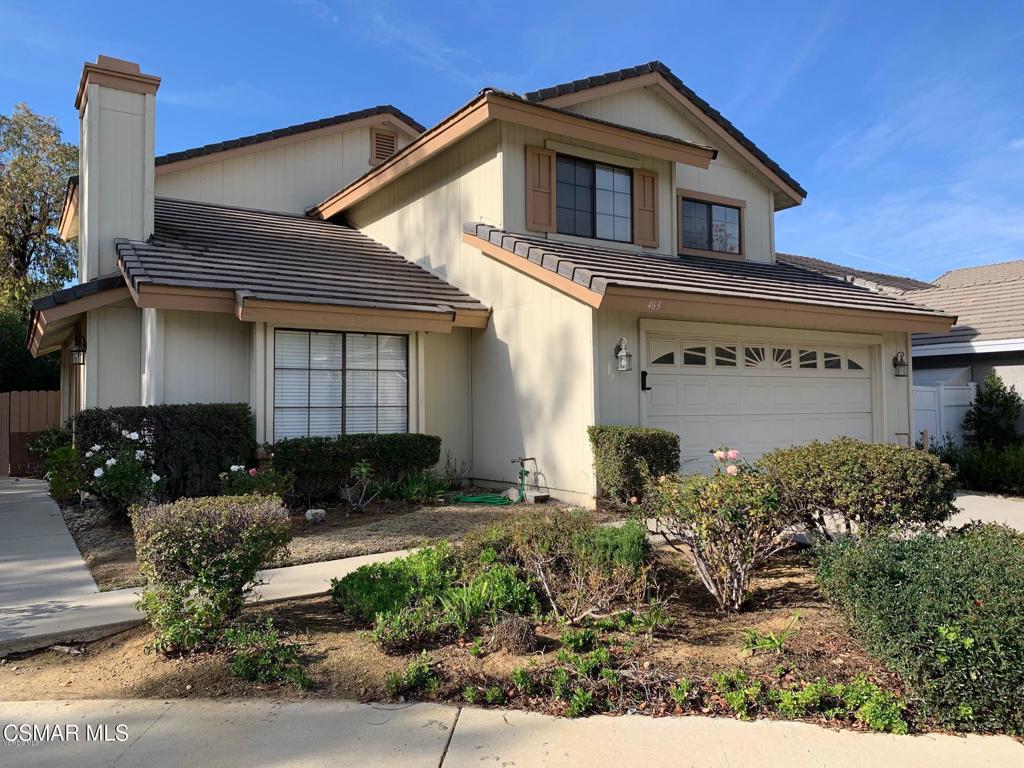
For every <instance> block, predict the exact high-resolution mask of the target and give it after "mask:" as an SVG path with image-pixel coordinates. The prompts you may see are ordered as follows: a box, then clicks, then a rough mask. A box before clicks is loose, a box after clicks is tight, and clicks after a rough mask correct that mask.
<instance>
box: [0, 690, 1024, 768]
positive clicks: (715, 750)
mask: <svg viewBox="0 0 1024 768" xmlns="http://www.w3.org/2000/svg"><path fill="white" fill-rule="evenodd" d="M9 724H14V725H28V726H32V725H47V724H49V725H51V726H54V725H60V726H65V725H75V726H77V736H78V738H77V739H75V738H67V739H65V740H63V741H57V740H54V739H53V738H50V739H48V740H46V741H43V742H36V743H20V742H18V741H13V742H12V741H11V737H12V736H13V737H15V738H17V736H18V734H19V733H20V731H17V732H16V731H14V730H13V729H11V728H6V729H5V728H4V726H8V725H9ZM104 726H105V728H104ZM118 726H123V728H122V730H121V731H120V732H119V731H118ZM90 729H91V731H90ZM64 733H65V734H66V733H68V729H65V730H64ZM90 733H91V734H92V736H93V738H90ZM5 737H6V738H5ZM104 737H105V738H106V740H102V739H103V738H104ZM119 739H120V740H119ZM1022 764H1024V746H1021V745H1020V744H1018V743H1017V742H1015V741H1014V740H1013V739H1010V738H1009V737H1006V736H967V737H958V736H946V735H927V736H889V735H885V734H875V733H856V732H853V731H832V730H828V729H825V728H820V727H818V726H815V725H811V724H809V723H789V722H776V721H768V720H762V721H756V722H752V723H744V722H740V721H737V720H728V719H721V718H708V717H663V718H651V717H644V716H640V715H636V716H633V715H631V716H626V717H601V716H594V717H589V718H585V719H582V720H565V719H557V718H553V717H547V716H545V715H535V714H528V713H524V712H519V711H506V710H500V709H490V710H487V709H475V708H459V707H452V706H444V705H440V704H406V705H397V706H396V705H366V704H356V703H354V702H348V701H288V702H284V701H278V702H274V701H270V700H266V699H257V700H249V701H210V700H202V699H198V700H181V701H156V700H137V701H124V700H116V701H111V700H99V701H96V700H92V701H89V700H85V701H56V702H55V701H37V702H10V703H0V765H11V766H17V768H36V767H38V768H62V767H63V766H69V767H70V766H74V767H75V768H93V767H94V766H95V767H97V768H98V767H99V766H105V767H106V766H117V768H131V766H140V767H141V766H165V767H167V768H171V767H172V766H192V765H202V766H210V768H216V767H217V766H237V765H273V766H275V768H286V767H292V766H296V767H297V766H303V767H304V768H313V767H314V766H335V765H344V766H360V768H384V767H385V766H387V767H388V768H390V767H391V766H399V765H400V766H403V768H405V767H409V768H416V767H417V766H422V767H423V768H479V766H520V768H527V767H529V768H536V767H539V766H550V767H551V768H559V767H560V766H565V767H566V768H569V767H570V766H572V767H573V768H575V766H584V765H585V766H588V768H604V767H605V766H607V767H608V768H621V767H622V766H630V765H636V766H644V768H660V767H661V766H664V767H665V768H765V766H776V765H777V766H786V768H811V767H812V766H813V767H814V768H821V767H822V766H828V768H861V766H865V765H877V766H900V768H916V767H917V766H920V768H946V767H947V766H948V767H949V768H954V767H955V768H960V767H961V766H971V768H988V767H991V768H1005V767H1006V766H1011V765H1022Z"/></svg>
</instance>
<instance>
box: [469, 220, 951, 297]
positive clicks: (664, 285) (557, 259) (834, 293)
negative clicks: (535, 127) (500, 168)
mask: <svg viewBox="0 0 1024 768" xmlns="http://www.w3.org/2000/svg"><path fill="white" fill-rule="evenodd" d="M463 229H464V230H465V232H466V233H468V234H470V235H475V236H476V237H479V238H481V239H483V240H487V241H488V242H490V243H491V244H493V245H496V246H498V247H500V248H502V249H503V250H505V251H508V252H509V253H512V254H515V255H517V256H520V257H522V258H524V259H529V260H530V261H532V262H534V263H535V264H538V265H540V266H542V267H544V268H545V269H548V270H550V271H552V272H555V273H557V274H559V275H561V276H563V277H566V278H568V279H570V280H572V281H573V282H575V283H578V284H579V285H582V286H584V287H586V288H589V289H590V290H592V291H595V292H597V293H602V294H603V293H604V292H605V291H606V290H607V289H608V288H609V287H611V286H616V287H620V288H644V289H650V290H668V291H679V292H682V293H699V294H711V295H716V296H732V297H738V298H745V299H763V300H766V301H780V302H795V303H800V304H811V305H824V306H832V307H845V308H849V309H863V310H873V311H879V312H897V313H903V314H910V315H920V316H922V317H927V316H930V317H936V316H941V313H939V312H936V311H935V310H932V309H929V308H927V307H924V306H921V305H918V304H913V303H911V302H909V301H906V300H905V299H903V298H901V297H899V296H896V295H894V294H890V293H879V292H877V291H873V290H871V289H869V288H867V287H865V286H862V285H857V284H855V283H850V282H847V281H845V280H841V279H837V278H834V277H829V276H828V275H823V274H821V273H820V272H816V271H812V270H808V269H802V268H800V267H797V266H793V265H790V264H784V263H783V264H780V263H776V264H758V263H755V262H750V261H730V260H726V259H716V258H713V257H701V256H658V255H653V254H647V253H635V252H632V251H620V250H616V249H615V248H612V247H605V246H598V245H580V244H576V243H568V242H565V241H562V240H553V239H552V240H549V239H547V238H543V237H533V236H525V235H518V234H512V233H510V232H506V231H504V230H501V229H496V228H494V227H492V226H489V225H487V224H480V223H476V222H468V223H466V224H465V225H464V227H463Z"/></svg>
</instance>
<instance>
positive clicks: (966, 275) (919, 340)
mask: <svg viewBox="0 0 1024 768" xmlns="http://www.w3.org/2000/svg"><path fill="white" fill-rule="evenodd" d="M972 278H973V280H972ZM905 297H906V298H907V299H909V300H910V301H918V302H921V303H922V304H927V305H928V306H932V307H939V308H941V309H942V310H944V311H946V312H949V313H950V314H955V315H957V316H958V320H957V324H956V325H954V326H953V328H952V329H951V330H950V332H949V333H947V334H918V333H915V334H914V346H915V347H924V346H929V345H933V344H955V343H963V342H977V341H997V340H1000V339H1024V261H1013V262H1006V263H1004V264H987V265H984V266H981V267H972V268H970V269H958V270H955V271H953V272H947V273H946V274H945V275H942V277H940V278H938V280H936V285H935V286H934V287H932V288H929V289H926V290H920V291H913V292H910V293H907V294H905Z"/></svg>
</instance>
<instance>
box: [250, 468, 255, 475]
mask: <svg viewBox="0 0 1024 768" xmlns="http://www.w3.org/2000/svg"><path fill="white" fill-rule="evenodd" d="M249 477H256V467H253V468H252V469H250V470H249Z"/></svg>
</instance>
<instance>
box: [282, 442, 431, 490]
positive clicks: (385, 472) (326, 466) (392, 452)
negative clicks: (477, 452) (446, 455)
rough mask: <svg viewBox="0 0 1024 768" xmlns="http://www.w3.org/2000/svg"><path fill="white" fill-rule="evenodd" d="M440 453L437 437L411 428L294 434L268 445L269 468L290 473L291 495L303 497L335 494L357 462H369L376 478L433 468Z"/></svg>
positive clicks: (382, 478)
mask: <svg viewBox="0 0 1024 768" xmlns="http://www.w3.org/2000/svg"><path fill="white" fill-rule="evenodd" d="M440 458H441V438H440V437H438V436H437V435H421V434H415V433H397V434H386V435H378V434H372V433H363V434H353V435H341V436H339V437H294V438H289V439H286V440H279V441H278V442H276V443H275V444H274V447H273V462H274V469H275V470H276V471H278V472H281V473H286V474H287V473H291V474H292V475H293V476H294V477H295V489H294V491H293V494H294V496H295V497H297V498H299V499H302V500H304V501H326V500H332V499H336V498H338V494H339V492H340V490H341V488H342V487H343V486H344V485H346V484H347V483H348V480H349V476H350V474H351V471H352V467H354V466H355V465H356V464H357V463H358V462H360V461H367V462H369V463H370V466H371V467H373V471H374V474H375V476H376V477H377V479H379V480H399V479H400V478H402V477H403V476H404V475H406V474H407V473H410V472H419V471H422V470H425V469H429V468H430V467H433V466H434V465H435V464H437V462H438V461H439V460H440Z"/></svg>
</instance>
